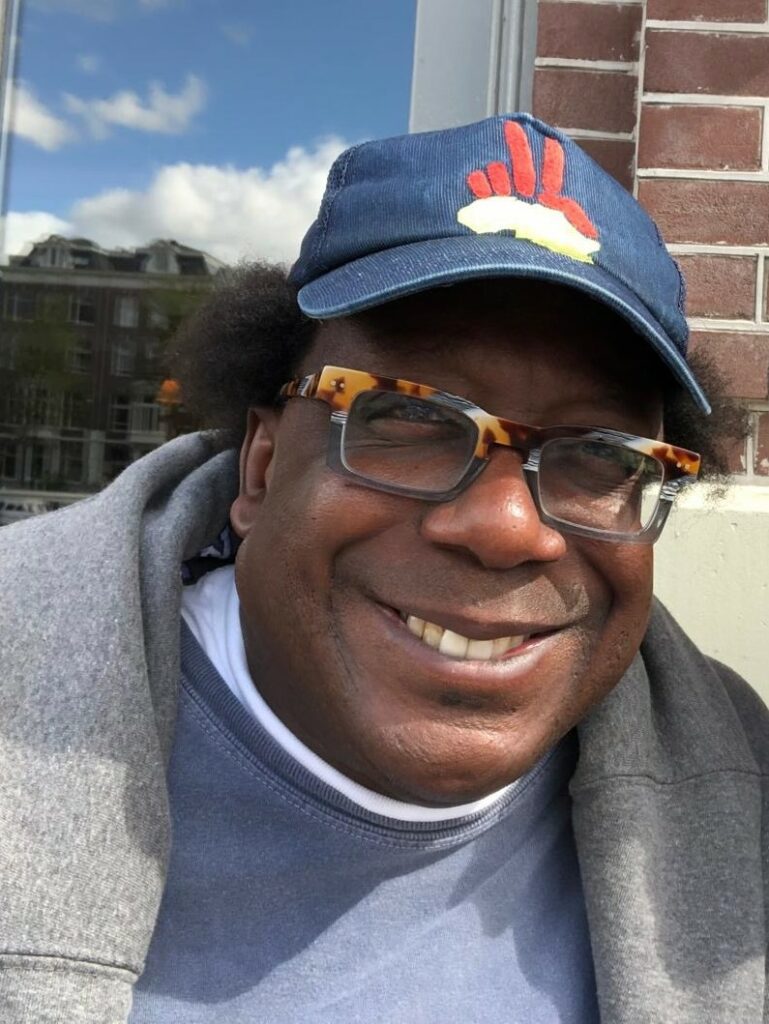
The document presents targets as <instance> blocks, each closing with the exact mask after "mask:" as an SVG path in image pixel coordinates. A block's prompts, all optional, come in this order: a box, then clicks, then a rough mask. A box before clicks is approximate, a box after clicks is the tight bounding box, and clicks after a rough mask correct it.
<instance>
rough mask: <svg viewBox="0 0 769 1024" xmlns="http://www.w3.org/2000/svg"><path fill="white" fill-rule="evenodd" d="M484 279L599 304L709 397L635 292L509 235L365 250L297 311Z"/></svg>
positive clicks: (314, 312) (322, 280)
mask: <svg viewBox="0 0 769 1024" xmlns="http://www.w3.org/2000/svg"><path fill="white" fill-rule="evenodd" d="M485 277H524V278H533V279H538V280H543V281H553V282H555V283H558V284H563V285H567V286H571V287H573V288H576V289H578V290H579V291H582V292H585V293H586V294H588V295H590V296H592V297H593V298H595V299H597V300H598V301H599V302H603V303H605V304H606V305H607V306H610V307H611V308H612V309H614V310H615V311H616V312H617V313H618V314H619V315H620V316H622V317H623V318H624V319H625V320H627V322H628V323H629V324H630V325H631V326H632V327H633V328H634V329H635V330H636V331H637V332H638V334H640V335H641V337H643V338H645V339H646V340H647V341H648V342H649V344H650V345H651V346H652V348H653V349H654V351H655V352H656V353H657V355H659V357H660V358H661V359H662V361H663V362H664V363H665V365H666V366H667V367H668V368H669V369H670V371H671V372H672V374H673V375H674V377H675V378H676V379H677V380H678V381H679V382H680V383H681V385H682V386H683V387H684V388H685V389H686V390H687V391H688V392H689V394H690V395H691V396H692V398H693V399H694V400H695V402H696V403H697V405H698V406H699V408H700V409H702V411H703V412H705V413H706V414H707V413H710V411H711V410H710V403H709V402H708V400H707V397H706V395H705V393H704V391H703V390H702V388H701V387H700V385H699V384H698V383H697V380H696V379H695V377H694V375H693V374H692V371H691V370H690V369H689V366H688V364H687V362H686V360H685V359H684V357H683V356H682V355H681V353H680V352H679V351H678V349H677V348H676V347H675V345H674V344H673V342H672V341H671V339H670V338H669V337H668V335H667V333H666V332H665V330H664V328H663V327H662V326H661V325H660V324H659V322H658V321H657V320H656V319H655V318H654V317H653V316H652V315H651V313H650V312H649V310H648V309H647V308H646V306H645V305H644V304H643V303H642V302H641V301H640V300H639V299H638V297H637V296H636V295H635V294H634V293H633V292H632V291H630V289H629V288H626V287H625V285H623V284H622V282H621V281H618V280H617V279H616V278H615V277H613V276H612V275H611V274H609V273H608V272H607V271H605V270H603V269H602V268H601V267H599V266H597V265H596V264H594V263H581V262H579V261H578V260H574V259H570V258H569V257H568V256H562V255H560V254H559V253H556V252H551V251H550V250H548V249H545V248H543V247H541V246H536V245H533V244H532V243H530V242H523V241H519V240H518V239H516V238H514V237H513V236H510V235H481V236H479V235H467V236H465V235H460V236H456V237H453V238H439V239H428V240H427V241H421V242H412V243H410V244H409V245H401V246H398V247H397V248H395V249H385V250H384V251H382V252H376V253H371V254H370V255H368V256H363V257H361V258H360V259H358V260H354V261H353V262H351V263H346V264H345V265H344V266H341V267H338V268H336V269H335V270H331V271H329V272H328V273H327V274H324V275H323V276H322V277H319V278H317V279H316V280H314V281H311V282H310V283H309V284H306V285H305V286H304V287H303V288H301V289H300V291H299V296H298V302H299V307H300V309H301V310H302V312H303V313H305V314H306V315H307V316H309V317H312V318H313V319H318V320H327V319H333V318H334V317H339V316H349V315H350V314H352V313H359V312H361V311H362V310H364V309H370V308H372V307H373V306H379V305H381V304H382V303H384V302H390V301H392V300H393V299H398V298H402V297H404V296H406V295H412V294H414V293H415V292H422V291H425V290H427V289H429V288H437V287H440V286H441V285H446V284H453V283H456V282H458V281H467V280H472V279H475V278H485Z"/></svg>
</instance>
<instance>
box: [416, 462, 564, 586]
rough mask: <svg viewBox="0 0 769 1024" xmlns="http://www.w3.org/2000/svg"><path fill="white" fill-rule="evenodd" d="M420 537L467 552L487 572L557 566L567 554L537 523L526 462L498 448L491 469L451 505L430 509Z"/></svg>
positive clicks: (550, 532) (560, 539)
mask: <svg viewBox="0 0 769 1024" xmlns="http://www.w3.org/2000/svg"><path fill="white" fill-rule="evenodd" d="M421 534H422V536H423V537H424V538H425V539H426V540H429V541H430V542H431V543H433V544H438V545H440V546H442V547H450V548H455V549H458V550H464V551H466V552H468V553H469V554H471V555H472V556H473V557H474V558H475V559H476V560H477V561H479V562H480V563H481V564H482V565H483V566H484V567H486V568H488V569H510V568H513V567H514V566H516V565H521V564H522V563H524V562H554V561H556V560H557V559H559V558H561V557H563V555H564V554H565V553H566V541H565V540H564V538H563V535H562V534H560V533H558V531H557V530H554V529H553V528H552V527H550V526H546V525H545V524H544V523H543V522H542V520H541V519H540V518H539V513H538V512H537V507H536V505H535V503H534V499H533V497H532V495H531V491H530V490H529V486H528V484H527V483H526V477H525V475H524V471H523V468H522V458H521V456H520V454H519V453H518V452H515V451H513V450H512V449H510V448H501V447H495V448H493V449H492V451H491V455H490V459H489V462H488V464H487V465H486V466H485V467H484V469H483V471H482V472H481V473H480V475H479V476H478V477H476V479H475V480H474V481H473V482H472V483H471V484H470V486H469V487H468V488H467V489H466V490H464V491H462V493H461V494H460V495H458V497H456V498H454V499H453V500H452V501H447V502H445V503H441V504H435V505H430V506H428V508H427V511H426V513H425V514H424V516H423V518H422V522H421Z"/></svg>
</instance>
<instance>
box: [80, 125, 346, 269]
mask: <svg viewBox="0 0 769 1024" xmlns="http://www.w3.org/2000/svg"><path fill="white" fill-rule="evenodd" d="M345 145H346V144H345V143H343V142H342V140H341V139H336V138H333V139H328V140H326V141H325V142H323V143H321V144H319V145H318V146H316V147H315V148H314V149H312V150H307V149H303V148H301V147H295V148H293V149H291V150H289V152H288V153H287V154H286V156H285V158H284V159H283V160H281V161H280V162H279V163H276V164H274V165H273V166H272V167H271V168H269V169H263V168H259V167H251V168H247V169H245V170H240V169H237V168H234V167H215V166H206V165H200V164H198V165H193V164H173V165H170V166H167V167H164V168H162V169H161V170H160V171H159V172H158V173H157V174H156V176H155V178H154V179H153V181H152V182H151V183H150V185H149V187H148V188H147V189H146V190H145V191H143V192H138V191H131V190H128V189H113V190H110V191H108V192H103V193H102V194H101V195H97V196H93V197H90V198H87V199H82V200H81V201H80V202H78V203H76V204H75V205H74V207H73V208H72V210H71V213H70V220H71V222H72V229H73V231H74V232H75V234H77V235H85V236H86V237H88V238H93V239H95V240H97V241H98V242H100V243H101V244H102V245H108V246H113V245H123V246H133V245H142V244H144V243H146V242H147V241H148V240H149V239H151V238H176V239H177V240H178V241H180V242H184V243H185V244H187V245H192V246H195V247H196V248H199V249H204V250H205V251H206V252H209V253H211V255H213V256H217V257H218V258H219V259H222V260H225V261H226V262H235V261H237V260H239V259H243V258H246V259H255V258H261V259H267V260H271V261H274V262H290V261H293V260H294V259H295V258H296V256H297V254H298V251H299V243H300V242H301V239H302V236H303V235H304V233H305V231H306V230H307V228H308V227H309V225H310V223H311V222H312V220H313V218H314V217H315V215H316V213H317V211H318V205H319V203H320V199H321V196H322V194H323V189H324V187H325V183H326V175H327V174H328V169H329V167H330V165H331V163H332V161H333V160H334V158H335V157H336V156H337V154H338V153H339V152H340V151H341V150H342V149H343V148H344V147H345Z"/></svg>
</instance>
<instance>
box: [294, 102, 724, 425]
mask: <svg viewBox="0 0 769 1024" xmlns="http://www.w3.org/2000/svg"><path fill="white" fill-rule="evenodd" d="M505 276H509V277H518V278H521V277H523V278H537V279H540V280H547V281H553V282H556V283H558V284H563V285H567V286H571V287H573V288H576V289H579V290H580V291H583V292H586V293H587V294H588V295H591V296H592V297H593V298H595V299H597V300H599V301H600V302H603V303H605V304H606V305H608V306H610V307H611V308H612V309H614V310H615V311H616V312H617V313H618V314H619V315H620V316H622V317H624V319H625V320H627V321H628V323H630V324H631V326H632V327H633V328H634V329H635V330H636V332H637V333H638V334H639V335H640V336H641V337H642V338H644V339H646V340H647V341H648V342H649V344H650V345H651V346H652V348H653V349H654V350H655V352H657V354H658V355H659V356H660V358H661V359H662V360H663V362H664V363H665V364H666V365H667V367H668V368H669V369H670V370H671V372H672V373H673V375H674V376H675V378H676V379H677V380H678V381H679V382H680V383H681V384H682V385H683V387H684V388H685V389H686V390H687V391H688V392H689V393H690V395H691V396H692V397H693V398H694V400H695V402H696V403H697V405H698V406H699V407H700V408H701V409H702V410H703V411H704V412H706V413H709V412H710V404H709V402H708V400H707V398H706V396H705V394H704V392H703V390H702V388H701V387H700V385H699V384H698V383H697V381H696V379H695V377H694V375H693V373H692V371H691V369H690V368H689V365H688V363H687V361H686V350H687V344H688V339H689V329H688V325H687V322H686V317H685V315H684V300H685V287H684V282H683V278H682V277H681V272H680V270H679V269H678V265H677V264H676V262H675V260H673V259H672V257H671V256H670V254H669V253H668V251H667V249H666V248H665V245H664V243H663V241H662V238H661V236H660V233H659V230H658V228H657V226H656V224H655V223H654V221H653V220H652V219H651V218H650V217H649V216H648V214H647V213H646V212H645V211H644V210H643V209H642V207H641V206H639V204H638V203H637V202H636V201H635V199H634V198H633V197H632V196H631V195H630V193H629V192H627V191H626V190H625V189H624V188H622V186H621V185H620V184H619V183H618V182H617V181H615V180H614V178H612V177H611V176H610V175H609V174H607V173H606V172H605V171H604V170H603V169H602V168H601V167H599V166H598V164H596V163H595V162H594V161H593V160H592V159H591V158H590V157H589V156H588V155H587V154H586V153H585V152H584V151H583V150H581V149H580V148H579V146H577V145H576V143H574V142H573V141H572V140H571V139H569V138H568V136H566V135H564V134H563V133H562V132H559V131H557V130H556V129H555V128H551V127H549V126H548V125H546V124H544V123H543V122H542V121H539V120H537V119H536V118H534V117H532V116H531V115H530V114H509V115H502V116H498V117H490V118H487V119H486V120H484V121H479V122H477V123H475V124H469V125H463V126H462V127H459V128H449V129H446V130H444V131H435V132H420V133H416V134H413V135H402V136H398V137H396V138H391V139H381V140H376V141H373V142H365V143H363V144H361V145H359V146H353V147H352V148H351V149H348V150H346V151H345V152H344V153H342V154H341V156H339V157H338V159H337V160H336V161H335V163H334V165H333V167H332V168H331V171H330V173H329V177H328V184H327V186H326V192H325V195H324V197H323V200H322V202H321V206H320V210H319V213H318V217H317V220H316V221H315V222H314V223H313V224H312V226H311V227H310V229H309V231H308V232H307V234H306V235H305V238H304V241H303V242H302V248H301V252H300V255H299V259H298V260H297V262H296V263H295V264H294V266H293V268H292V270H291V280H292V281H293V282H294V284H295V285H296V286H297V287H298V288H299V294H298V302H299V306H300V308H301V309H302V311H303V312H304V313H305V314H306V315H307V316H309V317H312V318H315V319H322V320H327V319H331V318H333V317H340V316H348V315H350V314H352V313H356V312H360V311H361V310H364V309H370V308H371V307H373V306H378V305H381V304H382V303H384V302H388V301H390V300H392V299H397V298H400V297H402V296H405V295H411V294H413V293H414V292H420V291H424V290H426V289H428V288H434V287H437V286H439V285H447V284H452V283H455V282H458V281H467V280H471V279H473V278H488V277H505Z"/></svg>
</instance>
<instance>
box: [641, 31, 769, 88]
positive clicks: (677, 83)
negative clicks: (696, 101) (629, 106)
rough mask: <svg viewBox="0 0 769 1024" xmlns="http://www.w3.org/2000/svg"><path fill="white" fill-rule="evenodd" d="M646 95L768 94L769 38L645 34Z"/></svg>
mask: <svg viewBox="0 0 769 1024" xmlns="http://www.w3.org/2000/svg"><path fill="white" fill-rule="evenodd" d="M646 45H647V50H646V72H645V77H644V87H645V89H646V91H647V92H694V93H708V94H711V95H712V94H718V95H723V96H767V95H769V34H767V35H760V36H758V35H742V34H737V35H736V34H734V33H730V34H728V35H727V34H726V33H723V32H722V33H718V32H674V31H667V30H664V29H657V30H650V31H648V32H647V33H646Z"/></svg>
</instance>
